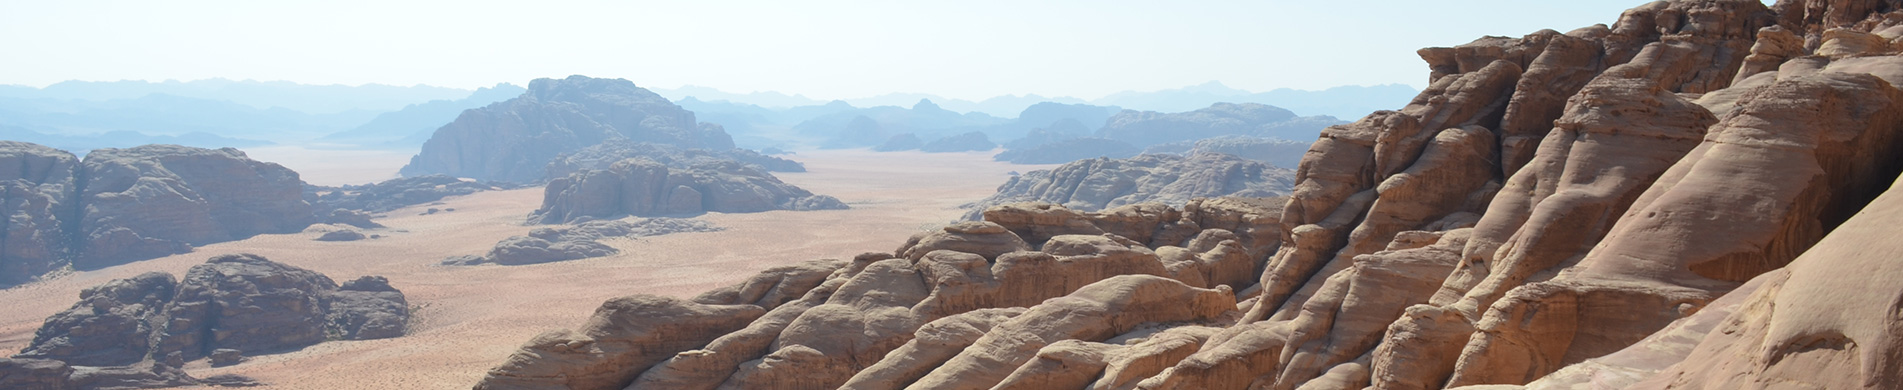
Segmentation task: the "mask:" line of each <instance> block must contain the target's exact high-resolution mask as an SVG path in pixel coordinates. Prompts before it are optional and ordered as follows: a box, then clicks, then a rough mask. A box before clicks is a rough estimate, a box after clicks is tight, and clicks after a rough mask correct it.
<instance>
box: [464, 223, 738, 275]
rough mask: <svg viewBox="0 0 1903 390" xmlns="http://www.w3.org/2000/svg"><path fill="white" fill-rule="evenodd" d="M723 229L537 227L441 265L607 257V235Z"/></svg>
mask: <svg viewBox="0 0 1903 390" xmlns="http://www.w3.org/2000/svg"><path fill="white" fill-rule="evenodd" d="M721 230H724V229H723V228H721V227H719V226H714V225H713V224H712V223H708V222H706V221H700V220H693V219H677V218H664V217H663V218H634V219H630V220H608V221H593V220H590V221H586V222H581V223H580V224H576V225H573V226H568V227H560V228H537V229H535V230H530V231H529V234H528V235H526V236H510V237H509V238H504V239H502V241H499V242H496V245H495V247H493V248H490V249H489V252H488V253H485V254H483V255H480V256H477V255H462V256H451V257H450V258H447V259H443V261H442V262H441V263H440V264H442V265H481V264H500V265H525V264H541V263H549V262H557V261H568V260H577V259H586V258H591V257H602V256H610V255H614V254H617V253H621V250H619V249H615V248H614V247H611V246H608V245H607V244H603V243H601V242H600V240H603V239H608V238H637V237H648V236H659V235H665V234H674V233H691V232H714V231H721Z"/></svg>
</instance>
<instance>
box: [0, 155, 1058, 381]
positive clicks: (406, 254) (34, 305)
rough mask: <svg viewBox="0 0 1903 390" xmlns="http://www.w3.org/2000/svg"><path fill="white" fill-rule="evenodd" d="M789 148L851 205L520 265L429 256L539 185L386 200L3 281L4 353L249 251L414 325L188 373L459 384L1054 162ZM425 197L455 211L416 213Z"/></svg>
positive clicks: (879, 235) (522, 208)
mask: <svg viewBox="0 0 1903 390" xmlns="http://www.w3.org/2000/svg"><path fill="white" fill-rule="evenodd" d="M793 159H795V160H799V161H802V162H805V163H806V164H807V168H808V170H809V172H806V173H784V174H779V176H780V177H781V178H782V179H783V180H785V181H787V182H789V183H793V184H795V185H799V186H801V187H804V188H806V189H809V190H811V191H813V192H815V193H820V194H828V195H833V196H836V197H839V198H840V199H842V200H844V201H846V202H847V203H849V204H850V205H851V206H852V207H853V209H852V210H838V211H803V212H795V211H772V212H764V213H751V214H720V213H710V214H707V215H704V216H701V217H700V218H703V219H705V220H708V221H712V222H713V223H715V224H718V225H720V226H723V227H726V228H727V230H726V231H722V232H714V233H684V234H675V235H668V236H660V237H649V238H643V239H639V240H613V241H610V242H609V243H610V245H614V246H616V247H618V248H620V249H622V251H623V253H622V254H620V255H617V256H611V257H602V258H594V259H586V260H578V261H570V262H561V263H551V264H539V265H528V266H513V267H503V266H482V267H445V266H438V265H436V264H437V262H438V261H440V260H442V259H443V258H444V257H447V256H452V255H464V254H477V253H481V252H483V251H486V250H487V249H488V248H489V247H490V246H492V245H494V244H495V242H496V241H497V240H500V239H502V238H505V237H508V236H511V235H517V234H523V233H526V232H527V231H528V230H529V229H531V228H532V227H530V226H524V225H522V224H521V222H522V220H523V218H524V217H525V216H526V215H527V214H528V213H529V211H531V210H533V209H534V208H535V207H536V206H538V205H539V204H540V201H541V190H540V189H522V190H512V191H498V192H487V193H478V194H474V195H469V196H464V197H457V198H451V199H447V200H445V201H444V202H443V203H444V204H442V205H425V206H417V207H412V208H409V209H403V210H397V211H394V212H391V213H389V216H388V217H386V218H383V219H380V220H378V222H380V223H383V224H385V225H388V226H390V231H382V232H375V233H378V234H383V235H385V237H384V238H382V239H377V240H366V241H357V242H318V241H312V240H311V239H312V238H314V237H315V236H316V234H314V233H306V234H285V235H265V236H258V237H253V238H250V239H247V240H243V241H235V242H228V243H220V244H213V245H207V246H205V247H202V248H199V249H198V250H197V251H195V252H193V253H189V254H183V255H177V256H170V257H165V258H160V259H154V260H148V261H141V262H136V263H132V264H127V265H121V266H116V267H110V268H106V269H101V270H92V271H83V272H76V273H72V274H69V275H65V276H62V277H59V278H57V279H54V280H50V281H46V282H41V283H35V284H30V285H25V286H20V287H16V288H12V289H8V290H0V301H3V302H8V309H7V310H4V311H0V355H11V354H12V353H14V352H17V351H18V350H19V349H21V348H24V347H25V346H26V344H27V343H29V342H30V341H31V340H32V337H33V331H34V330H35V329H36V328H38V327H39V325H40V322H41V321H42V320H44V319H45V318H46V316H48V315H51V314H53V313H55V312H57V311H59V310H63V309H65V308H66V307H68V306H70V305H71V304H72V303H73V301H74V300H75V299H76V298H77V297H78V294H79V290H81V289H84V288H86V287H89V286H93V285H96V284H99V283H102V282H105V281H108V280H111V279H115V278H125V277H130V276H133V275H137V274H139V273H142V272H147V271H165V272H171V273H174V274H183V273H184V271H185V270H186V269H187V268H190V267H191V266H193V265H196V264H199V263H202V262H204V260H205V259H206V258H209V257H210V256H212V255H216V254H222V253H235V252H249V253H256V254H260V255H264V256H265V257H268V258H270V259H272V260H275V261H279V262H284V263H288V264H293V265H296V266H299V267H305V268H309V269H312V270H316V271H318V272H323V273H325V274H327V275H330V276H331V278H333V279H337V280H348V279H352V278H355V277H357V276H358V275H384V276H387V277H389V278H390V281H391V284H392V285H394V286H396V287H397V288H399V289H402V290H403V292H404V293H405V294H407V295H408V297H409V300H410V302H411V304H412V305H413V306H414V309H415V316H416V320H415V321H416V322H415V323H414V324H413V325H412V329H411V332H410V334H409V335H407V336H404V337H400V338H395V339H385V340H369V341H334V342H327V343H323V344H319V345H316V346H312V347H309V348H305V349H303V350H299V351H294V352H287V353H280V354H272V355H262V356H255V357H252V358H251V359H250V360H249V361H246V362H245V363H243V364H239V365H235V366H231V367H220V368H212V367H209V366H207V365H206V362H205V361H202V360H201V361H198V362H193V363H192V364H190V365H188V366H187V368H188V370H189V371H190V372H191V373H192V374H194V375H197V376H200V377H204V376H210V375H217V374H226V373H231V374H241V375H247V376H251V377H254V378H257V379H258V380H260V381H262V382H265V383H266V384H267V386H265V387H263V388H268V389H346V388H347V389H467V388H469V386H471V385H473V384H474V383H475V382H476V381H477V380H478V379H479V378H480V377H481V376H482V374H483V372H484V371H486V370H487V369H488V368H489V367H491V366H494V365H495V364H496V363H498V362H500V361H501V359H503V358H504V357H506V356H508V354H509V353H510V352H513V351H514V350H515V348H516V347H517V346H519V345H520V344H521V343H522V342H524V341H527V340H528V339H529V338H530V337H533V336H534V335H536V334H538V333H540V332H543V331H547V330H552V329H557V328H571V327H574V326H576V325H579V324H580V323H581V321H582V320H583V319H585V318H586V317H587V316H588V315H589V314H590V313H592V312H593V310H594V308H595V307H596V306H597V305H600V304H601V302H602V301H603V300H606V299H607V298H611V297H616V296H622V295H628V294H637V293H646V294H660V295H670V296H677V297H691V296H693V295H695V294H698V293H700V292H701V291H704V290H707V289H710V288H713V287H716V286H721V285H725V284H729V283H734V282H737V281H739V280H741V279H743V278H745V277H747V276H750V275H751V274H752V273H754V272H757V271H759V270H761V269H764V268H767V267H771V266H777V265H782V264H790V263H796V262H800V261H805V260H811V259H818V258H849V257H851V256H852V255H855V254H858V253H861V252H866V251H889V250H892V249H894V248H896V247H897V246H898V245H899V244H901V243H903V242H904V240H905V238H906V237H908V236H910V235H911V234H913V233H915V232H919V231H921V230H923V229H927V228H930V227H934V226H937V225H940V224H942V223H944V222H946V221H950V220H952V219H954V218H957V217H958V216H959V215H960V214H961V211H960V210H958V209H957V206H958V205H959V204H962V203H965V202H970V201H973V200H977V199H979V198H982V197H985V196H986V195H989V194H991V192H992V191H993V190H995V188H996V187H997V186H998V185H999V184H1001V183H1003V182H1004V181H1005V179H1006V178H1007V177H1008V176H1007V172H1009V171H1019V172H1024V171H1029V170H1032V169H1042V168H1048V167H1049V166H1027V165H1010V164H1003V163H997V162H993V161H991V160H990V157H989V154H988V153H948V154H924V153H912V152H900V153H873V152H866V151H859V150H847V151H817V152H807V153H803V154H800V155H798V156H793ZM301 161H306V162H303V163H301V165H302V166H294V168H297V169H300V171H301V172H304V174H305V175H306V177H325V178H328V179H326V180H330V181H333V182H336V183H347V182H359V181H370V180H375V178H372V177H366V176H364V175H365V174H366V173H375V172H380V171H378V170H376V169H366V168H365V167H364V166H365V164H363V163H361V162H353V161H342V160H339V161H338V162H334V163H326V162H324V161H321V159H305V160H301ZM288 165H289V164H287V166H288ZM333 168H334V169H335V170H329V169H333ZM394 169H395V168H393V167H392V168H389V170H391V171H394ZM425 207H435V208H445V209H447V208H454V209H455V210H456V211H454V212H447V213H438V214H433V215H418V214H419V212H420V211H421V210H422V209H423V208H425Z"/></svg>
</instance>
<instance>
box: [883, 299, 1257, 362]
mask: <svg viewBox="0 0 1903 390" xmlns="http://www.w3.org/2000/svg"><path fill="white" fill-rule="evenodd" d="M1234 303H1235V295H1234V293H1233V292H1231V291H1230V290H1229V289H1228V288H1226V287H1223V288H1218V289H1215V290H1207V289H1198V288H1194V287H1190V286H1188V285H1184V284H1182V282H1178V281H1175V280H1171V279H1168V278H1163V277H1158V276H1145V275H1125V276H1117V277H1112V278H1108V279H1104V280H1103V281H1100V282H1097V283H1093V284H1091V285H1090V286H1086V287H1084V288H1083V289H1080V290H1077V292H1075V293H1071V294H1070V295H1068V296H1065V297H1064V298H1058V299H1053V300H1050V301H1046V302H1044V303H1043V304H1040V305H1037V306H1034V307H1032V308H1031V309H1030V310H1029V311H1026V312H1025V313H1024V314H1021V315H1018V316H1016V317H1013V318H1012V319H1011V320H1008V321H1005V322H1004V323H1002V324H999V325H998V326H997V327H994V328H992V329H991V331H990V332H986V333H985V336H984V337H981V338H979V339H978V341H976V342H975V343H973V344H972V347H971V348H967V349H965V350H964V351H963V352H960V353H959V354H958V355H957V356H954V357H952V359H951V360H949V361H947V362H945V364H944V365H942V366H940V367H939V368H938V369H936V370H933V371H932V372H931V373H929V374H926V375H925V376H924V377H923V378H919V380H918V382H915V383H913V384H912V385H911V386H907V387H906V388H908V389H970V388H978V389H984V388H991V387H992V386H994V385H996V384H997V383H998V382H1000V381H1003V380H1004V379H1005V378H1006V377H1007V376H1009V375H1010V374H1011V372H1012V370H1013V369H1015V368H1017V367H1018V366H1021V365H1023V364H1025V363H1026V362H1029V361H1031V360H1032V359H1033V358H1034V357H1036V355H1037V353H1038V350H1039V349H1042V348H1044V347H1045V346H1046V345H1049V344H1050V343H1053V342H1057V341H1059V340H1086V341H1098V340H1105V339H1109V338H1110V337H1111V336H1116V335H1118V334H1121V333H1123V332H1124V331H1128V330H1130V329H1133V328H1134V327H1135V326H1137V325H1138V324H1141V323H1145V322H1170V321H1193V320H1199V319H1209V318H1213V317H1216V316H1218V315H1221V314H1222V313H1223V312H1227V311H1232V310H1235V304H1234Z"/></svg>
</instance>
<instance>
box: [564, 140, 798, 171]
mask: <svg viewBox="0 0 1903 390" xmlns="http://www.w3.org/2000/svg"><path fill="white" fill-rule="evenodd" d="M630 158H645V159H649V160H654V162H658V163H661V164H662V165H666V166H668V167H670V168H679V169H686V168H688V167H692V166H695V165H706V164H718V163H722V162H726V161H738V162H740V163H741V164H745V165H748V166H751V167H753V168H754V169H757V170H761V171H766V172H806V166H805V165H803V164H800V163H799V162H798V161H793V160H787V159H784V158H779V157H773V156H768V155H765V154H761V153H759V152H755V151H751V150H746V149H739V148H734V149H720V150H710V149H689V148H682V147H679V146H674V145H668V144H657V143H647V142H634V141H629V140H625V139H611V140H607V141H602V142H601V143H600V144H595V145H591V146H589V147H586V148H581V150H577V151H575V152H572V153H564V154H562V155H559V156H557V157H556V158H555V160H554V161H550V162H549V163H548V177H549V178H558V177H563V176H568V175H569V174H572V173H575V172H576V171H580V170H583V169H607V168H608V166H610V165H614V163H616V162H620V161H621V160H626V159H630Z"/></svg>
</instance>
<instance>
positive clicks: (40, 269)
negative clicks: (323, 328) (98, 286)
mask: <svg viewBox="0 0 1903 390" xmlns="http://www.w3.org/2000/svg"><path fill="white" fill-rule="evenodd" d="M0 213H4V214H5V215H8V218H7V219H6V221H5V223H4V226H5V231H4V233H0V234H4V235H3V236H0V238H4V239H3V240H0V284H14V283H20V282H24V281H27V280H30V279H31V278H33V277H36V276H39V275H42V274H44V273H46V272H48V271H51V270H54V269H58V268H61V267H65V266H68V265H71V266H74V267H79V268H97V267H105V266H111V265H117V264H121V263H124V262H127V261H132V260H140V259H147V258H153V257H159V256H165V255H171V254H175V253H184V252H187V251H190V250H191V247H192V246H193V245H203V244H208V243H213V242H220V241H229V240H235V239H242V238H246V237H250V236H253V235H258V234H266V233H292V232H297V231H299V230H301V229H303V228H304V227H305V226H307V225H309V224H310V223H311V222H312V221H313V220H314V217H313V216H312V210H311V206H310V204H309V203H307V202H306V201H305V200H304V199H303V181H301V180H299V179H298V176H297V173H296V172H292V171H291V170H290V169H287V168H284V167H283V166H279V165H277V164H272V163H266V162H259V161H256V160H252V159H250V158H248V157H246V156H245V154H244V152H241V151H238V150H237V149H229V148H227V149H216V150H214V149H200V148H191V147H183V146H174V145H147V146H140V147H135V148H127V149H98V150H94V151H92V152H91V153H89V154H87V156H86V159H85V160H84V161H81V160H79V159H77V158H74V156H73V155H72V154H69V153H66V152H64V151H60V150H56V149H52V148H47V147H43V146H39V145H33V144H28V143H22V142H11V141H0Z"/></svg>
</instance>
